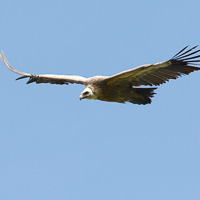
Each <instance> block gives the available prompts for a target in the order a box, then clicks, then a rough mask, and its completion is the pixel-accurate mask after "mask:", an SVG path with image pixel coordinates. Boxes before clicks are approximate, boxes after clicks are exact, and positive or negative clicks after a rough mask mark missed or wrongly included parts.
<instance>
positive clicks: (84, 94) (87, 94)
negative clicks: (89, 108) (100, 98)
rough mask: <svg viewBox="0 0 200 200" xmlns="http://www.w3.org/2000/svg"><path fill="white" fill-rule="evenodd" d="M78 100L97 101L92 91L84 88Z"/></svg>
mask: <svg viewBox="0 0 200 200" xmlns="http://www.w3.org/2000/svg"><path fill="white" fill-rule="evenodd" d="M79 99H80V100H82V99H97V95H96V94H95V93H94V92H93V91H92V89H90V88H85V90H83V92H82V93H81V95H80V96H79Z"/></svg>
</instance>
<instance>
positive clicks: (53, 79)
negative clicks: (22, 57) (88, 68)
mask: <svg viewBox="0 0 200 200" xmlns="http://www.w3.org/2000/svg"><path fill="white" fill-rule="evenodd" d="M0 57H1V59H2V61H3V62H4V63H5V64H6V66H7V67H8V68H9V69H10V70H11V71H13V72H15V73H17V74H19V75H22V76H21V77H19V78H17V79H16V80H19V79H22V78H30V79H29V81H28V82H27V84H29V83H33V82H36V83H51V84H61V85H62V84H67V85H68V84H69V83H77V84H83V85H85V84H86V80H87V78H84V77H82V76H66V75H54V74H44V75H35V74H28V73H24V72H19V71H17V70H16V69H14V68H13V67H12V66H11V65H10V64H9V62H8V60H7V59H6V57H5V54H4V53H3V51H2V54H0Z"/></svg>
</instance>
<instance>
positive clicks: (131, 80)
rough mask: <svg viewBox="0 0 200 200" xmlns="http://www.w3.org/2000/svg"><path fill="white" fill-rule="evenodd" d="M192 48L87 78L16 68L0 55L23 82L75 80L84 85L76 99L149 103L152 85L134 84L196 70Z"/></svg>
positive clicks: (154, 83) (158, 81) (161, 80)
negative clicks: (164, 58)
mask: <svg viewBox="0 0 200 200" xmlns="http://www.w3.org/2000/svg"><path fill="white" fill-rule="evenodd" d="M196 48H197V46H195V47H193V48H191V49H188V46H187V47H185V48H184V49H182V50H181V51H180V52H178V53H177V54H176V55H175V56H174V57H173V58H172V59H170V60H168V61H164V62H160V63H155V64H150V65H142V66H139V67H136V68H133V69H130V70H127V71H123V72H121V73H119V74H116V75H113V76H94V77H91V78H84V77H82V76H67V75H51V74H45V75H34V74H28V73H23V72H19V71H17V70H16V69H14V68H13V67H12V66H11V65H10V64H9V62H8V61H7V59H6V57H5V55H4V53H3V52H2V54H0V57H1V59H2V60H3V62H4V63H5V64H6V65H7V67H8V68H9V69H10V70H11V71H13V72H15V73H17V74H20V75H22V76H21V77H19V78H18V79H17V80H19V79H23V78H28V77H29V81H28V82H27V84H29V83H33V82H36V83H51V84H67V85H68V84H69V83H77V84H83V85H85V86H86V89H85V90H84V91H83V92H82V93H81V95H80V97H79V98H80V99H84V98H85V99H98V100H102V101H110V102H119V103H125V102H131V103H134V104H149V103H151V98H152V97H153V96H154V94H155V89H156V88H155V87H151V88H138V86H141V85H144V86H159V85H161V84H163V83H166V82H167V81H169V80H170V79H177V78H178V77H180V76H182V75H187V74H189V73H191V72H193V71H197V70H199V69H200V68H199V67H197V66H194V65H198V64H199V63H200V60H198V58H199V57H200V54H199V52H200V49H199V50H195V49H196Z"/></svg>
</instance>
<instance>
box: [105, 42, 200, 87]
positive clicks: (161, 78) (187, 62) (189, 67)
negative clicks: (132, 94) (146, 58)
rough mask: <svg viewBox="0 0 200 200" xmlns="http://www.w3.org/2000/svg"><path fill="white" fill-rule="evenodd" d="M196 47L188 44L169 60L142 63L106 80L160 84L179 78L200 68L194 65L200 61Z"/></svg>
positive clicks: (132, 83)
mask: <svg viewBox="0 0 200 200" xmlns="http://www.w3.org/2000/svg"><path fill="white" fill-rule="evenodd" d="M196 48H197V46H195V47H193V48H191V49H188V46H186V47H185V48H184V49H182V50H181V51H180V52H178V53H177V54H176V55H175V56H174V57H173V58H172V59H170V60H168V61H165V62H160V63H155V64H152V65H142V66H139V67H137V68H134V69H130V70H127V71H123V72H121V73H119V74H116V75H113V76H110V77H109V78H107V80H106V81H107V84H120V85H123V84H126V85H127V84H129V85H132V86H140V85H150V86H152V85H160V84H163V83H166V82H167V81H169V80H170V79H177V78H178V77H180V76H182V75H186V74H189V73H191V72H193V71H197V70H200V68H199V67H196V66H193V65H198V64H199V63H200V60H198V59H197V58H199V57H200V54H199V52H200V49H199V50H194V49H196Z"/></svg>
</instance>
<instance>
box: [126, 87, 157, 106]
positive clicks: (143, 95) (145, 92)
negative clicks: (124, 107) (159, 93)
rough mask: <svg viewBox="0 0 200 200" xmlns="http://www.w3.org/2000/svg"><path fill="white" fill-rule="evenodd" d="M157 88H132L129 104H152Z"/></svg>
mask: <svg viewBox="0 0 200 200" xmlns="http://www.w3.org/2000/svg"><path fill="white" fill-rule="evenodd" d="M156 89H157V88H131V96H130V97H129V99H128V102H131V103H134V104H143V105H145V104H150V103H151V98H152V97H153V96H154V94H156V93H155V91H154V90H156Z"/></svg>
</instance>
